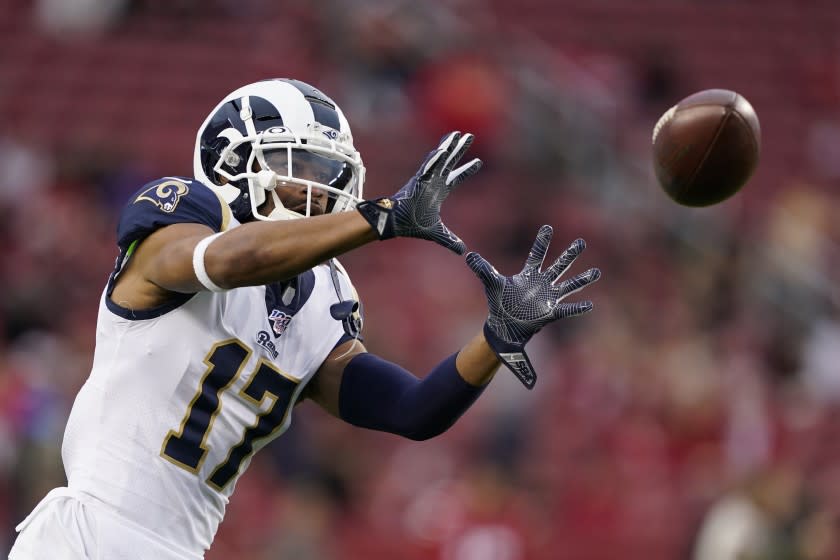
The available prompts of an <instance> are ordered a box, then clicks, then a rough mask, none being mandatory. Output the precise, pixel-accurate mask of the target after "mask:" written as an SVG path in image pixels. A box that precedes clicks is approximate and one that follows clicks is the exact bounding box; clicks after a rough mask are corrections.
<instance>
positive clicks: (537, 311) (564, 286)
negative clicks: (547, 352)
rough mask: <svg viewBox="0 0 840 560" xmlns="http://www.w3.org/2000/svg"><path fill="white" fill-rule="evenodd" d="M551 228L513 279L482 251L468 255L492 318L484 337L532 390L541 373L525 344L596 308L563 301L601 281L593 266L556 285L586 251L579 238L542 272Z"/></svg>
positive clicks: (540, 236) (542, 231)
mask: <svg viewBox="0 0 840 560" xmlns="http://www.w3.org/2000/svg"><path fill="white" fill-rule="evenodd" d="M552 233H553V230H552V228H551V226H542V227H541V228H540V231H539V233H538V234H537V238H536V240H535V241H534V245H533V247H532V248H531V252H530V253H529V254H528V260H527V261H526V262H525V268H523V269H522V272H520V273H519V274H516V275H515V276H503V275H501V274H499V272H498V271H497V270H496V269H495V268H494V267H493V265H491V264H490V263H489V262H487V261H486V260H484V259H483V258H482V257H481V255H479V254H478V253H469V254H468V255H467V257H466V260H467V265H468V266H469V267H470V269H472V271H473V272H474V273H475V275H476V276H478V278H479V280H481V282H482V283H483V284H484V291H485V294H486V295H487V303H488V307H489V308H490V314H489V315H488V317H487V321H486V322H485V323H484V337H485V338H486V339H487V342H488V344H489V345H490V347H491V348H492V349H493V351H494V352H495V353H496V355H497V356H498V358H499V360H501V361H502V362H503V363H504V364H505V365H506V366H507V367H508V368H509V369H510V370H511V371H512V372H513V374H514V375H516V377H517V378H518V379H519V380H520V381H521V382H522V384H523V385H525V386H526V387H527V388H528V389H532V388H533V387H534V384H535V383H536V382H537V374H536V372H535V371H534V367H533V366H532V365H531V360H529V359H528V355H527V354H526V353H525V344H526V343H527V342H528V341H529V340H530V339H531V337H532V336H534V334H536V333H537V332H538V331H539V330H540V329H541V328H543V327H544V326H545V325H546V324H548V323H550V322H552V321H556V320H557V319H562V318H564V317H574V316H576V315H582V314H584V313H586V312H587V311H590V310H591V309H592V302H590V301H581V302H575V303H562V300H563V299H565V298H566V296H568V295H569V294H573V293H575V292H577V291H578V290H581V289H583V288H584V287H586V286H587V285H589V284H591V283H592V282H595V281H596V280H598V278H600V277H601V271H600V270H598V269H597V268H590V269H589V270H587V271H586V272H584V273H582V274H578V275H577V276H574V277H573V278H569V279H568V280H564V281H563V282H560V283H558V280H559V278H560V276H562V275H563V273H564V272H566V270H567V269H568V268H569V267H570V266H571V264H572V263H573V262H574V260H575V259H576V258H577V256H578V255H579V254H580V253H581V252H582V251H583V249H584V248H585V247H586V243H585V242H584V241H583V239H577V240H575V242H574V243H572V244H571V246H569V248H568V249H566V251H564V252H563V254H562V255H560V257H559V258H558V259H557V260H556V261H554V263H553V264H552V265H551V266H550V267H548V268H547V269H545V270H541V268H542V264H543V261H544V260H545V255H546V252H547V251H548V245H549V243H550V242H551V236H552Z"/></svg>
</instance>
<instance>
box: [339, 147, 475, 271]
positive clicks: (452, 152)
mask: <svg viewBox="0 0 840 560" xmlns="http://www.w3.org/2000/svg"><path fill="white" fill-rule="evenodd" d="M473 138H474V136H473V135H472V134H461V133H460V132H450V133H449V134H447V135H446V136H444V137H443V139H442V140H441V141H440V144H439V145H438V147H437V148H436V149H434V150H432V152H430V153H429V155H428V156H427V157H426V160H425V161H424V162H423V164H422V165H421V166H420V169H418V170H417V173H416V174H415V175H414V177H412V178H411V180H409V181H408V183H406V185H405V186H404V187H403V188H401V189H400V190H399V191H398V192H397V193H396V194H395V195H393V196H390V197H388V198H383V199H380V200H366V201H364V202H361V203H359V205H358V206H356V208H357V209H358V210H359V212H361V214H362V215H363V216H364V217H365V219H366V220H367V221H368V222H369V223H370V225H371V227H373V229H374V230H375V231H376V233H377V234H378V235H379V238H380V239H390V238H392V237H417V238H419V239H428V240H430V241H434V242H435V243H438V244H440V245H443V246H444V247H446V248H447V249H449V250H451V251H454V252H456V253H458V254H459V255H462V254H463V253H464V251H465V250H466V245H464V242H463V241H461V239H460V238H459V237H458V236H457V235H455V234H454V233H452V232H451V231H450V230H449V228H447V227H446V226H445V225H444V223H443V222H442V221H441V219H440V207H441V205H442V204H443V201H444V200H445V199H446V197H447V196H449V193H451V192H452V190H453V189H454V188H455V187H457V186H458V185H459V184H461V182H463V181H464V179H466V178H467V177H470V176H472V175H475V173H476V172H478V170H479V169H481V160H480V159H472V160H470V161H469V162H467V163H465V164H463V165H461V166H459V167H456V166H457V165H458V163H459V162H460V161H461V158H462V157H463V156H464V154H465V153H466V151H467V149H468V148H469V147H470V144H472V142H473Z"/></svg>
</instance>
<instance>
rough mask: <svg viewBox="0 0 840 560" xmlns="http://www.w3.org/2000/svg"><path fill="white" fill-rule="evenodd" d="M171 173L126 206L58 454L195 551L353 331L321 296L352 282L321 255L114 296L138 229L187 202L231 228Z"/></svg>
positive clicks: (140, 520)
mask: <svg viewBox="0 0 840 560" xmlns="http://www.w3.org/2000/svg"><path fill="white" fill-rule="evenodd" d="M168 181H169V183H168V187H171V189H175V190H176V191H177V190H179V189H180V190H183V189H182V187H184V188H186V190H185V192H182V193H181V194H180V195H178V196H175V195H174V194H173V192H172V190H171V189H169V190H167V189H164V190H161V189H160V185H161V184H167V183H162V182H161V181H159V182H156V183H155V184H154V185H153V186H152V187H151V188H150V189H147V190H146V191H143V192H141V193H140V195H139V196H138V197H137V198H136V199H135V200H134V203H133V206H134V207H135V208H134V209H132V208H131V206H132V205H131V204H130V205H129V208H127V211H126V212H124V214H123V217H122V218H121V224H120V230H119V237H120V246H121V248H122V249H123V251H122V252H121V255H120V259H119V260H118V262H117V266H116V269H115V273H114V274H113V275H112V278H111V280H110V281H109V283H108V288H107V289H106V291H105V293H104V294H103V298H102V301H101V304H100V308H99V317H98V323H97V329H96V351H95V355H94V361H93V368H92V371H91V374H90V377H89V378H88V380H87V382H86V383H85V384H84V386H83V387H82V389H81V391H80V392H79V394H78V396H77V398H76V401H75V403H74V405H73V410H72V412H71V414H70V419H69V421H68V425H67V428H66V432H65V436H64V443H63V447H62V458H63V461H64V467H65V470H66V473H67V478H68V486H69V487H70V489H71V490H74V491H78V492H83V493H85V494H88V495H90V496H92V497H93V498H95V499H96V500H97V501H99V502H101V503H102V504H103V505H104V506H105V507H107V508H108V509H109V510H110V511H112V512H113V513H114V514H115V515H118V516H121V517H122V518H124V519H125V520H127V521H128V522H131V523H134V524H137V525H139V526H140V527H143V528H145V529H147V530H148V531H151V532H152V533H154V534H156V535H158V536H159V537H160V538H161V539H162V540H164V541H167V542H170V543H173V545H176V546H178V547H179V548H181V549H184V550H188V551H190V552H192V553H195V554H202V553H203V552H204V551H205V550H206V549H207V548H209V547H210V544H211V542H212V540H213V536H214V534H215V533H216V529H217V527H218V525H219V523H220V521H221V520H222V517H223V516H224V512H225V506H226V504H227V502H228V498H229V497H230V495H231V493H232V492H233V489H234V487H235V485H236V481H237V479H238V477H239V476H240V475H241V474H242V473H243V472H244V470H245V469H246V468H247V467H248V464H249V462H250V460H251V457H252V455H253V453H254V452H255V451H256V450H258V449H259V448H261V447H263V446H264V445H265V444H266V443H268V442H269V441H271V440H272V439H274V438H276V437H277V436H278V435H280V434H281V433H282V432H283V431H284V430H285V429H286V428H287V427H288V426H289V423H290V422H291V414H292V408H293V407H294V403H295V401H296V400H297V399H298V398H299V396H300V394H301V391H302V390H303V388H304V386H305V385H306V383H307V382H308V381H309V379H310V378H311V376H312V375H313V374H314V373H315V371H316V370H317V369H318V368H319V366H320V365H321V364H322V362H323V361H324V360H325V358H326V357H327V355H328V354H329V353H330V351H331V350H332V349H333V348H334V347H335V346H336V345H337V344H339V343H340V342H341V341H343V340H346V339H348V337H347V335H346V334H345V332H344V328H343V326H342V323H341V321H339V320H336V319H334V318H333V317H332V316H331V314H330V306H332V305H333V304H335V303H337V302H339V301H340V299H344V300H346V299H350V298H354V297H355V292H354V290H353V287H352V284H351V283H350V281H349V279H348V278H347V277H346V276H345V275H344V274H342V273H336V272H335V271H334V270H333V271H331V270H330V268H329V267H328V266H326V265H322V266H318V267H315V268H314V269H312V270H310V271H308V272H306V273H304V274H302V275H301V276H299V277H297V278H296V279H295V280H294V281H291V282H287V283H283V284H281V283H276V284H271V285H269V286H259V287H246V288H238V289H234V290H230V291H225V292H220V293H211V292H200V293H198V294H194V295H190V294H185V295H184V296H183V298H180V299H179V300H178V301H176V302H174V303H173V304H171V305H167V306H164V307H162V308H159V309H153V310H144V311H133V310H131V309H127V308H125V307H122V306H120V305H119V302H114V301H112V300H111V299H110V296H109V295H110V293H111V290H112V287H113V283H114V279H115V278H116V276H117V275H118V273H119V270H121V268H122V267H123V266H125V263H126V262H127V261H128V259H129V258H130V254H131V251H132V250H133V247H134V241H136V240H140V239H142V237H143V236H144V235H147V234H148V232H149V231H152V230H154V229H156V228H157V227H161V226H162V225H166V224H167V222H166V219H169V220H170V221H169V222H168V223H174V222H176V221H177V219H183V217H184V215H189V212H190V208H192V210H193V211H195V212H193V214H194V215H193V217H195V216H196V215H199V214H200V212H198V210H201V208H204V209H207V208H211V209H212V212H211V214H212V216H211V217H210V218H206V217H205V218H206V219H205V220H204V222H203V223H208V224H209V225H211V227H213V228H214V229H216V230H217V231H220V230H223V229H225V228H226V227H230V224H229V222H228V220H229V219H230V217H229V215H228V214H226V213H225V210H227V207H226V206H220V205H219V201H218V200H217V199H216V198H215V195H213V194H212V192H211V191H209V189H207V188H206V187H204V186H203V185H201V184H200V183H196V182H191V181H189V180H187V179H181V178H178V179H172V178H168ZM152 191H153V192H152ZM150 192H152V194H149V193H150ZM175 194H177V193H175ZM143 197H145V198H143ZM191 197H192V198H191ZM202 197H203V198H202ZM155 201H158V202H161V204H159V205H156V204H155ZM173 204H174V205H175V206H174V208H173ZM214 205H215V206H214ZM138 206H139V207H140V210H137V209H136V207H138ZM178 208H181V209H182V211H181V217H180V218H178V216H173V214H177V213H178ZM219 208H221V210H219ZM215 212H220V213H219V214H218V215H216V214H215ZM132 213H133V214H132ZM161 216H163V217H164V218H166V219H163V220H162V219H161ZM202 219H203V218H202ZM194 221H199V219H198V218H196V219H195V220H194ZM137 224H141V225H142V224H146V225H145V226H143V227H139V226H137ZM132 232H133V233H132ZM336 282H338V287H337V286H336V284H335V283H336ZM339 292H341V295H342V298H339V295H338V293H339Z"/></svg>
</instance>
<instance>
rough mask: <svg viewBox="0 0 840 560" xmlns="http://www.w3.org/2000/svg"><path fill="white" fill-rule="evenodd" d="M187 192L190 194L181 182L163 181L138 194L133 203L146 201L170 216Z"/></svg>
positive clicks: (188, 189)
mask: <svg viewBox="0 0 840 560" xmlns="http://www.w3.org/2000/svg"><path fill="white" fill-rule="evenodd" d="M188 192H190V188H189V187H188V186H187V185H186V184H185V183H182V182H181V181H165V182H163V183H160V184H159V185H155V186H153V187H149V188H148V189H146V190H145V191H143V192H142V193H140V196H138V197H137V198H136V199H135V200H134V203H135V204H136V203H138V202H140V201H141V200H148V201H149V202H151V203H152V204H154V205H155V206H157V207H158V208H160V209H161V210H163V211H164V212H166V213H167V214H171V213H172V212H174V211H175V208H176V207H177V206H178V202H179V201H180V200H181V197H182V196H184V195H186V194H187V193H188Z"/></svg>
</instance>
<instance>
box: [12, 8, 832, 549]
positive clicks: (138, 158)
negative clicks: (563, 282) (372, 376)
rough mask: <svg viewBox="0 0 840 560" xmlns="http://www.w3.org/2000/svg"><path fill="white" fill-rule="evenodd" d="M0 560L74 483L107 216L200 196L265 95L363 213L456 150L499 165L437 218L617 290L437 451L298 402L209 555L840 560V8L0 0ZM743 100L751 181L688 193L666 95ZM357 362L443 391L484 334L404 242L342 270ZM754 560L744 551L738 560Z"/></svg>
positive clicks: (414, 247)
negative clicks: (457, 146) (387, 362)
mask: <svg viewBox="0 0 840 560" xmlns="http://www.w3.org/2000/svg"><path fill="white" fill-rule="evenodd" d="M0 13H2V14H3V16H2V18H0V123H2V124H0V209H2V215H3V216H4V219H3V220H2V222H0V247H2V249H3V250H2V252H0V285H2V287H3V289H2V297H0V526H2V528H3V530H2V531H0V552H3V551H5V550H7V548H8V546H9V544H10V542H11V540H12V539H13V527H14V525H15V524H16V523H17V522H19V521H20V520H21V519H22V518H23V517H24V516H25V514H27V513H28V512H29V511H30V509H31V507H32V506H33V505H34V504H35V503H36V502H37V501H38V500H39V499H40V498H41V497H42V496H43V495H44V494H45V493H46V492H47V490H49V489H50V488H52V487H54V486H57V485H62V484H63V483H64V479H63V472H62V470H61V464H60V454H59V449H60V442H61V437H62V431H63V427H64V422H65V419H66V416H67V414H68V411H69V407H70V405H71V403H72V400H73V397H74V395H75V393H76V391H77V389H78V387H79V386H80V385H81V384H82V383H83V381H84V379H85V378H86V376H87V372H88V368H89V366H90V363H91V357H92V352H93V342H94V321H95V312H96V308H97V301H98V298H99V295H100V291H101V289H102V287H103V285H104V282H105V280H106V277H107V275H108V273H109V271H110V269H111V266H112V263H113V259H114V257H115V255H116V251H115V246H114V227H115V219H116V214H117V212H118V210H119V208H120V207H121V205H122V204H123V203H124V202H125V200H126V198H127V196H128V195H129V194H130V193H131V192H133V191H134V190H135V189H136V188H138V186H139V185H141V184H142V183H143V182H145V181H146V180H149V179H151V178H154V177H157V176H160V175H179V174H180V175H190V174H191V171H192V148H193V141H194V134H195V130H196V128H197V127H198V125H199V124H200V123H201V121H202V119H203V118H204V116H205V115H206V113H207V112H208V111H209V110H210V108H212V106H213V105H214V104H215V103H216V102H217V101H218V99H220V98H221V97H222V96H223V95H224V94H226V93H227V92H229V91H230V90H232V89H234V88H235V87H238V86H239V85H242V84H244V83H248V82H251V81H255V80H257V79H262V78H265V77H295V78H299V79H302V80H305V81H308V82H310V83H312V84H314V85H317V86H320V87H321V88H323V89H324V90H325V91H326V92H327V93H328V94H329V95H331V96H332V97H333V98H335V99H336V101H338V102H339V104H341V106H342V107H343V109H344V111H345V113H347V115H348V116H349V118H350V121H351V123H352V125H353V126H354V133H355V136H356V139H357V146H358V147H359V148H360V150H361V152H362V155H363V157H364V159H365V162H366V164H367V167H368V177H369V178H368V182H367V185H366V193H367V195H368V196H374V195H384V194H388V193H391V192H393V190H394V189H395V188H397V187H399V186H400V185H402V183H403V181H404V180H405V179H406V178H407V177H408V176H409V175H410V174H412V173H413V172H414V170H415V167H416V165H417V163H418V162H419V161H420V159H421V158H422V157H423V155H424V154H425V153H426V151H427V150H428V149H429V147H430V146H433V145H434V142H435V141H436V140H437V138H438V137H439V136H440V135H441V134H442V133H444V132H445V131H448V130H450V129H460V130H469V131H473V132H475V133H476V134H477V135H478V140H477V142H476V145H475V148H476V149H475V151H476V153H477V155H480V156H481V157H483V158H484V160H485V162H486V169H485V170H484V171H483V172H482V173H481V174H480V176H479V177H477V178H476V179H474V180H473V181H471V182H469V183H467V184H465V185H464V186H463V187H462V189H461V190H460V191H459V192H458V193H456V194H455V195H454V196H453V197H452V198H451V200H450V201H449V202H447V206H446V207H445V208H444V213H445V218H446V219H447V220H448V222H449V224H450V226H452V227H453V229H455V231H458V232H459V233H460V234H461V236H462V237H463V238H464V239H465V240H466V241H467V242H468V244H469V245H470V246H471V248H472V249H475V250H478V251H479V252H481V253H482V254H483V255H484V256H486V257H487V258H489V259H491V260H492V261H493V262H494V263H496V264H497V267H498V268H499V269H501V270H502V271H504V272H507V273H512V272H514V271H517V270H519V267H520V266H521V261H522V258H523V256H524V252H525V251H527V249H528V247H530V242H531V240H532V239H533V236H534V234H535V233H536V230H537V228H538V227H539V225H540V224H543V223H550V224H552V225H554V227H555V247H554V252H555V254H557V252H558V251H559V247H562V246H564V245H565V243H567V242H568V241H570V240H572V239H574V238H575V237H577V236H582V237H583V238H585V239H586V240H587V242H588V245H589V248H588V249H587V251H586V252H585V253H584V255H583V256H582V257H580V258H579V260H578V261H579V262H578V263H577V264H576V265H575V267H576V268H579V270H580V271H582V270H584V269H585V267H589V266H600V267H601V268H602V270H603V272H604V277H603V279H602V280H601V281H600V282H599V284H598V285H596V286H594V287H593V288H590V289H589V290H588V296H589V297H590V298H591V299H594V300H595V302H596V310H595V312H594V313H592V314H591V315H589V316H587V317H585V318H582V319H578V320H570V321H566V322H562V323H561V324H557V325H554V326H552V327H551V328H548V329H546V330H545V331H544V332H543V333H541V334H540V336H538V337H537V338H536V339H535V340H534V341H533V343H532V345H531V346H530V348H531V353H532V359H533V361H534V362H535V365H536V366H537V368H538V371H539V374H540V380H539V382H538V384H537V387H536V389H535V390H534V391H533V392H528V391H526V390H524V389H523V388H522V387H521V386H519V385H518V383H517V382H516V381H515V380H514V379H513V378H512V376H510V375H509V374H507V373H502V374H501V375H500V376H499V377H498V378H497V379H496V381H494V382H493V384H492V386H491V387H490V388H489V390H488V391H487V393H486V394H485V396H484V398H483V399H482V400H481V401H480V402H479V403H478V404H477V405H476V406H475V407H474V409H473V410H471V411H470V412H469V413H468V414H467V415H466V417H465V418H463V419H462V421H461V422H460V423H459V424H458V425H457V426H456V427H455V428H453V429H452V430H451V431H450V432H448V433H447V434H445V435H444V436H442V437H440V438H437V439H435V440H432V441H428V442H424V443H412V442H408V441H402V440H400V439H398V438H397V437H394V436H390V435H384V434H377V433H373V432H365V431H361V430H357V429H354V428H350V427H347V426H344V425H342V424H341V423H339V422H337V421H335V420H333V419H331V418H329V417H327V416H326V415H325V414H324V413H322V412H321V411H319V410H317V409H316V408H315V407H313V406H312V405H311V404H304V405H302V406H301V407H299V408H298V410H297V411H296V413H297V416H296V420H295V423H294V425H293V427H292V429H291V430H290V431H289V432H288V433H287V434H285V435H284V436H282V437H281V438H280V439H279V440H278V441H276V442H275V443H274V444H272V445H271V446H269V447H268V448H267V449H266V450H264V451H263V452H262V453H261V455H259V456H258V457H257V458H256V459H255V461H254V463H253V465H252V467H251V469H250V471H249V472H248V474H246V476H245V477H244V478H243V479H242V480H241V481H240V483H239V487H238V488H237V492H236V493H235V495H234V498H233V500H232V502H231V504H230V507H229V513H228V516H227V519H226V520H225V522H224V523H223V524H222V527H221V530H220V532H219V535H218V537H217V540H216V543H215V546H214V548H213V550H212V551H211V552H210V553H209V554H208V555H207V558H208V560H219V559H254V560H287V559H297V560H345V559H347V560H356V559H369V560H379V559H394V558H400V559H401V560H426V559H428V560H435V559H440V560H526V559H534V560H589V559H591V560H601V559H605V560H606V559H615V558H644V559H647V560H658V559H663V560H665V559H692V560H710V559H715V560H728V559H732V560H734V559H736V558H739V559H741V560H745V559H749V560H764V559H773V560H777V559H785V560H792V559H809V560H818V559H819V560H831V559H837V558H840V552H838V551H840V544H839V543H838V540H837V536H836V535H837V529H838V522H839V521H838V520H840V517H838V513H840V422H838V421H839V420H840V315H838V305H840V291H839V290H838V281H837V279H838V278H840V245H838V242H840V220H838V216H840V198H838V192H837V188H838V186H840V6H838V4H837V2H836V0H809V1H807V2H801V1H797V0H633V1H622V0H589V1H587V2H581V1H579V0H576V1H572V0H519V1H517V2H509V1H507V0H447V1H442V2H428V3H427V2H411V1H409V0H406V1H396V0H395V1H385V2H381V1H375V0H367V1H366V0H355V1H353V0H322V1H319V2H304V1H295V0H292V1H286V2H271V1H268V0H265V1H261V0H207V1H202V0H35V1H32V2H27V1H24V0H0ZM710 87H722V88H728V89H734V90H736V91H738V92H740V93H741V94H743V95H744V96H745V97H746V98H747V99H749V100H750V101H751V103H752V104H753V106H754V107H755V109H756V111H757V113H758V115H759V117H760V119H761V124H762V129H763V151H762V161H761V163H760V165H759V169H758V171H757V173H756V175H755V176H754V177H753V179H752V180H751V182H750V183H749V184H748V185H747V187H746V188H745V189H744V190H743V191H742V192H741V193H740V194H738V195H737V196H736V197H735V198H733V199H731V200H730V201H728V202H726V203H724V204H722V205H719V206H716V207H713V208H709V209H703V210H689V209H685V208H680V207H677V206H676V205H675V204H673V203H671V202H670V201H669V200H668V199H667V198H666V197H665V195H664V194H663V193H662V192H661V191H660V190H659V189H658V187H657V186H656V184H655V182H654V179H653V174H652V170H651V168H650V132H651V128H652V126H653V123H655V122H656V119H657V117H658V116H659V115H660V114H661V113H662V112H663V111H664V110H665V109H667V108H668V107H669V106H670V105H672V104H673V103H675V102H676V101H677V100H679V99H680V98H682V97H684V96H685V95H688V94H690V93H693V92H694V91H697V90H700V89H706V88H710ZM343 262H344V264H345V265H346V266H347V268H348V269H349V270H350V272H351V274H352V275H353V277H354V279H355V282H356V285H357V287H358V289H359V291H360V294H361V297H362V300H363V302H364V303H365V306H366V317H367V321H366V343H367V345H368V347H369V348H370V349H372V350H373V351H376V352H377V353H379V354H381V355H383V356H385V357H387V358H390V359H393V360H395V361H398V362H400V363H402V364H404V365H405V366H407V367H409V368H411V369H413V370H414V371H418V372H424V371H428V369H429V368H430V367H431V366H432V365H434V363H436V361H437V359H439V358H440V357H442V356H444V355H447V354H448V353H449V352H451V351H453V350H454V349H456V348H457V347H458V346H459V345H460V344H462V343H463V342H465V341H466V340H467V339H468V337H469V336H470V335H471V334H472V333H473V332H474V331H475V330H476V329H477V328H478V327H479V326H480V325H481V323H482V321H483V317H484V313H485V304H484V299H483V295H482V293H481V290H480V286H479V284H478V282H477V281H476V280H475V279H474V278H473V277H472V275H471V273H470V272H469V270H468V269H467V268H466V266H464V265H463V263H462V262H461V261H460V260H459V259H457V258H455V257H453V256H452V255H450V254H447V253H446V252H445V251H443V250H441V249H439V248H437V247H434V246H432V245H431V244H423V243H420V242H416V241H402V240H400V241H393V242H389V243H388V244H382V245H371V246H368V247H365V248H363V249H361V250H359V251H357V252H356V253H354V254H352V255H350V256H347V257H346V258H345V259H343ZM739 550H740V551H741V554H742V555H741V556H737V555H736V554H737V553H738V551H739Z"/></svg>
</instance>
